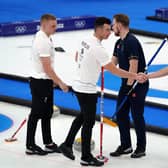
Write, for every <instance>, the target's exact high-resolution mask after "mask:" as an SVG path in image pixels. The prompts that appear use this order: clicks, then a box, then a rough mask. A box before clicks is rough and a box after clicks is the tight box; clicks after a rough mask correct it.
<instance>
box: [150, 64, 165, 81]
mask: <svg viewBox="0 0 168 168" xmlns="http://www.w3.org/2000/svg"><path fill="white" fill-rule="evenodd" d="M166 75H168V67H167V68H164V69H161V70H159V71H157V72H153V73H150V74H148V78H149V79H151V78H159V77H163V76H166Z"/></svg>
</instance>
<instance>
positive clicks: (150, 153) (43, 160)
mask: <svg viewBox="0 0 168 168" xmlns="http://www.w3.org/2000/svg"><path fill="white" fill-rule="evenodd" d="M0 112H1V113H3V114H5V115H8V116H10V117H11V118H12V119H13V121H14V125H13V127H12V128H10V129H8V130H7V131H5V132H2V133H0V167H2V168H23V167H24V168H30V167H31V168H37V167H38V168H39V167H40V168H46V167H49V168H56V167H60V168H76V167H81V166H80V164H79V162H80V152H78V151H75V150H74V154H75V156H76V160H75V161H71V160H69V159H67V158H65V157H64V156H63V155H62V154H49V155H47V156H27V155H25V137H26V125H24V126H23V128H22V129H21V130H20V132H19V133H18V134H17V135H16V137H17V139H18V140H17V141H15V142H10V143H7V142H5V141H4V139H5V138H9V137H10V136H11V135H12V134H13V132H14V131H15V130H16V129H17V127H18V126H19V124H20V123H21V121H22V120H23V119H24V118H25V117H26V118H27V116H28V114H29V112H30V109H29V108H27V107H23V106H18V105H13V104H8V103H2V102H0ZM73 118H74V117H72V116H68V115H62V114H61V115H59V116H57V117H55V118H52V136H53V139H54V141H55V142H56V143H57V144H61V143H62V142H63V141H64V140H65V138H66V135H67V133H68V130H69V128H70V125H71V122H72V120H73ZM99 128H100V125H99V122H96V124H95V126H94V129H93V136H92V139H93V140H94V141H95V144H96V146H95V150H94V151H93V154H94V155H98V154H99V137H100V136H99V135H100V134H99V132H100V129H99ZM103 130H104V134H103V154H104V155H105V156H107V157H108V158H109V161H108V162H107V163H105V165H104V167H105V168H111V167H114V168H123V167H125V168H135V167H136V168H142V167H144V168H167V165H168V161H167V156H168V145H167V142H168V139H167V136H162V135H157V134H153V133H147V152H146V153H147V155H146V157H143V158H141V159H132V158H130V155H126V156H121V157H118V158H113V157H109V153H110V152H111V151H113V150H115V149H116V147H117V146H118V145H119V133H118V129H117V128H114V127H111V126H108V125H106V124H104V129H103ZM131 134H132V141H133V147H134V148H135V146H136V144H135V142H136V138H135V132H134V130H131ZM77 137H80V132H79V133H78V135H77ZM36 143H37V144H38V145H40V146H42V147H43V144H42V138H41V129H40V122H39V123H38V128H37V134H36Z"/></svg>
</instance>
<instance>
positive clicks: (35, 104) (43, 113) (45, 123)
mask: <svg viewBox="0 0 168 168" xmlns="http://www.w3.org/2000/svg"><path fill="white" fill-rule="evenodd" d="M30 89H31V94H32V107H31V112H30V115H29V118H28V125H27V138H26V146H27V147H28V146H33V145H35V133H36V127H37V123H38V120H39V119H41V128H42V137H43V143H44V144H50V143H52V137H51V117H52V114H53V82H52V80H48V79H46V80H44V79H34V78H30Z"/></svg>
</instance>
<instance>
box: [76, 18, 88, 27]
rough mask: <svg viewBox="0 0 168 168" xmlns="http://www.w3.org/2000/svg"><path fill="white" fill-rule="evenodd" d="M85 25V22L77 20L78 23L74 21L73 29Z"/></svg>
mask: <svg viewBox="0 0 168 168" xmlns="http://www.w3.org/2000/svg"><path fill="white" fill-rule="evenodd" d="M85 25H86V21H85V20H79V21H75V27H77V28H83V27H85Z"/></svg>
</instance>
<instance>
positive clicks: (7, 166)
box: [0, 30, 168, 168]
mask: <svg viewBox="0 0 168 168" xmlns="http://www.w3.org/2000/svg"><path fill="white" fill-rule="evenodd" d="M92 33H93V32H92V30H85V31H74V32H62V33H56V34H55V35H54V44H55V47H57V46H61V47H63V48H64V49H65V50H66V52H65V53H58V52H57V53H56V57H55V69H56V72H57V73H58V74H59V75H60V76H61V77H62V79H63V80H64V81H66V83H68V84H71V82H72V78H73V74H74V67H75V62H74V55H75V52H76V48H77V46H78V41H79V40H80V39H81V38H83V37H86V36H90V35H91V34H92ZM137 37H138V38H139V40H140V41H141V43H142V45H143V49H144V52H145V56H146V59H147V61H148V60H149V59H150V58H151V57H152V55H153V54H154V52H155V51H156V49H157V47H158V46H159V44H160V43H161V40H160V39H154V38H147V37H142V36H137ZM32 39H33V36H32V35H30V36H18V37H1V38H0V51H1V56H0V72H3V73H9V74H13V75H19V76H24V77H27V76H29V73H30V47H31V43H32ZM115 41H116V37H114V35H111V36H110V38H109V39H108V40H107V41H104V42H103V45H104V47H105V48H106V49H107V51H108V53H109V55H110V56H111V55H112V52H113V47H114V42H115ZM167 49H168V47H167V44H166V46H165V47H164V48H163V50H162V51H161V52H160V54H159V55H158V56H157V58H156V59H155V61H154V63H153V64H165V63H168V59H167V53H168V52H167ZM167 83H168V78H167V77H165V78H160V79H155V80H151V86H150V87H151V88H156V89H158V88H161V89H162V90H168V85H167ZM111 92H114V91H111ZM114 93H115V94H117V93H116V92H114ZM147 99H150V100H151V101H155V102H158V101H159V102H160V103H164V104H168V99H156V98H154V97H153V98H151V97H148V98H147ZM29 112H30V109H29V108H27V107H23V106H18V105H13V104H8V103H2V102H0V113H2V114H5V115H7V116H9V117H10V118H12V119H13V121H14V125H13V126H12V127H11V128H10V129H8V130H6V131H4V132H2V133H0V167H2V168H23V167H24V168H30V167H31V168H35V167H40V168H46V167H50V168H52V167H53V168H56V167H59V168H75V167H81V166H80V164H79V161H80V153H79V152H77V151H74V152H75V156H76V160H75V161H71V160H68V159H67V158H65V157H64V156H63V155H62V154H50V155H48V156H43V157H42V156H27V155H25V137H26V125H25V126H24V127H23V128H22V129H21V130H20V132H19V133H18V134H17V138H18V141H16V142H12V143H6V142H4V139H5V138H9V137H10V136H11V135H12V134H13V133H14V131H15V130H16V129H17V128H18V126H19V125H20V123H21V121H22V120H23V119H24V118H25V117H26V118H27V117H28V114H29ZM72 120H73V117H72V116H67V115H62V114H61V115H59V116H58V117H56V118H53V119H52V136H53V139H54V141H55V142H56V143H57V144H60V143H62V142H63V141H64V139H65V137H66V135H67V132H68V130H69V127H70V125H71V122H72ZM131 134H132V140H133V147H134V149H135V146H136V144H135V143H136V137H135V132H134V130H131ZM77 137H80V133H79V134H78V135H77ZM93 140H94V141H95V143H96V147H95V150H94V151H93V153H94V154H95V155H96V154H99V123H98V122H96V124H95V127H94V131H93ZM36 142H37V144H39V145H41V146H42V138H41V129H40V122H39V124H38V128H37V135H36ZM167 143H168V139H167V136H162V135H157V134H152V133H147V156H146V157H143V158H141V159H131V158H130V156H129V155H127V156H122V157H119V158H110V157H109V153H110V152H111V151H113V150H115V149H116V147H117V146H118V145H119V132H118V129H117V128H113V127H110V126H108V125H106V124H104V135H103V154H104V155H105V156H108V157H109V161H108V163H106V164H105V165H104V167H105V168H112V167H113V168H123V167H125V168H133V167H136V168H142V167H144V168H167V166H168V161H167V158H168V145H167Z"/></svg>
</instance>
